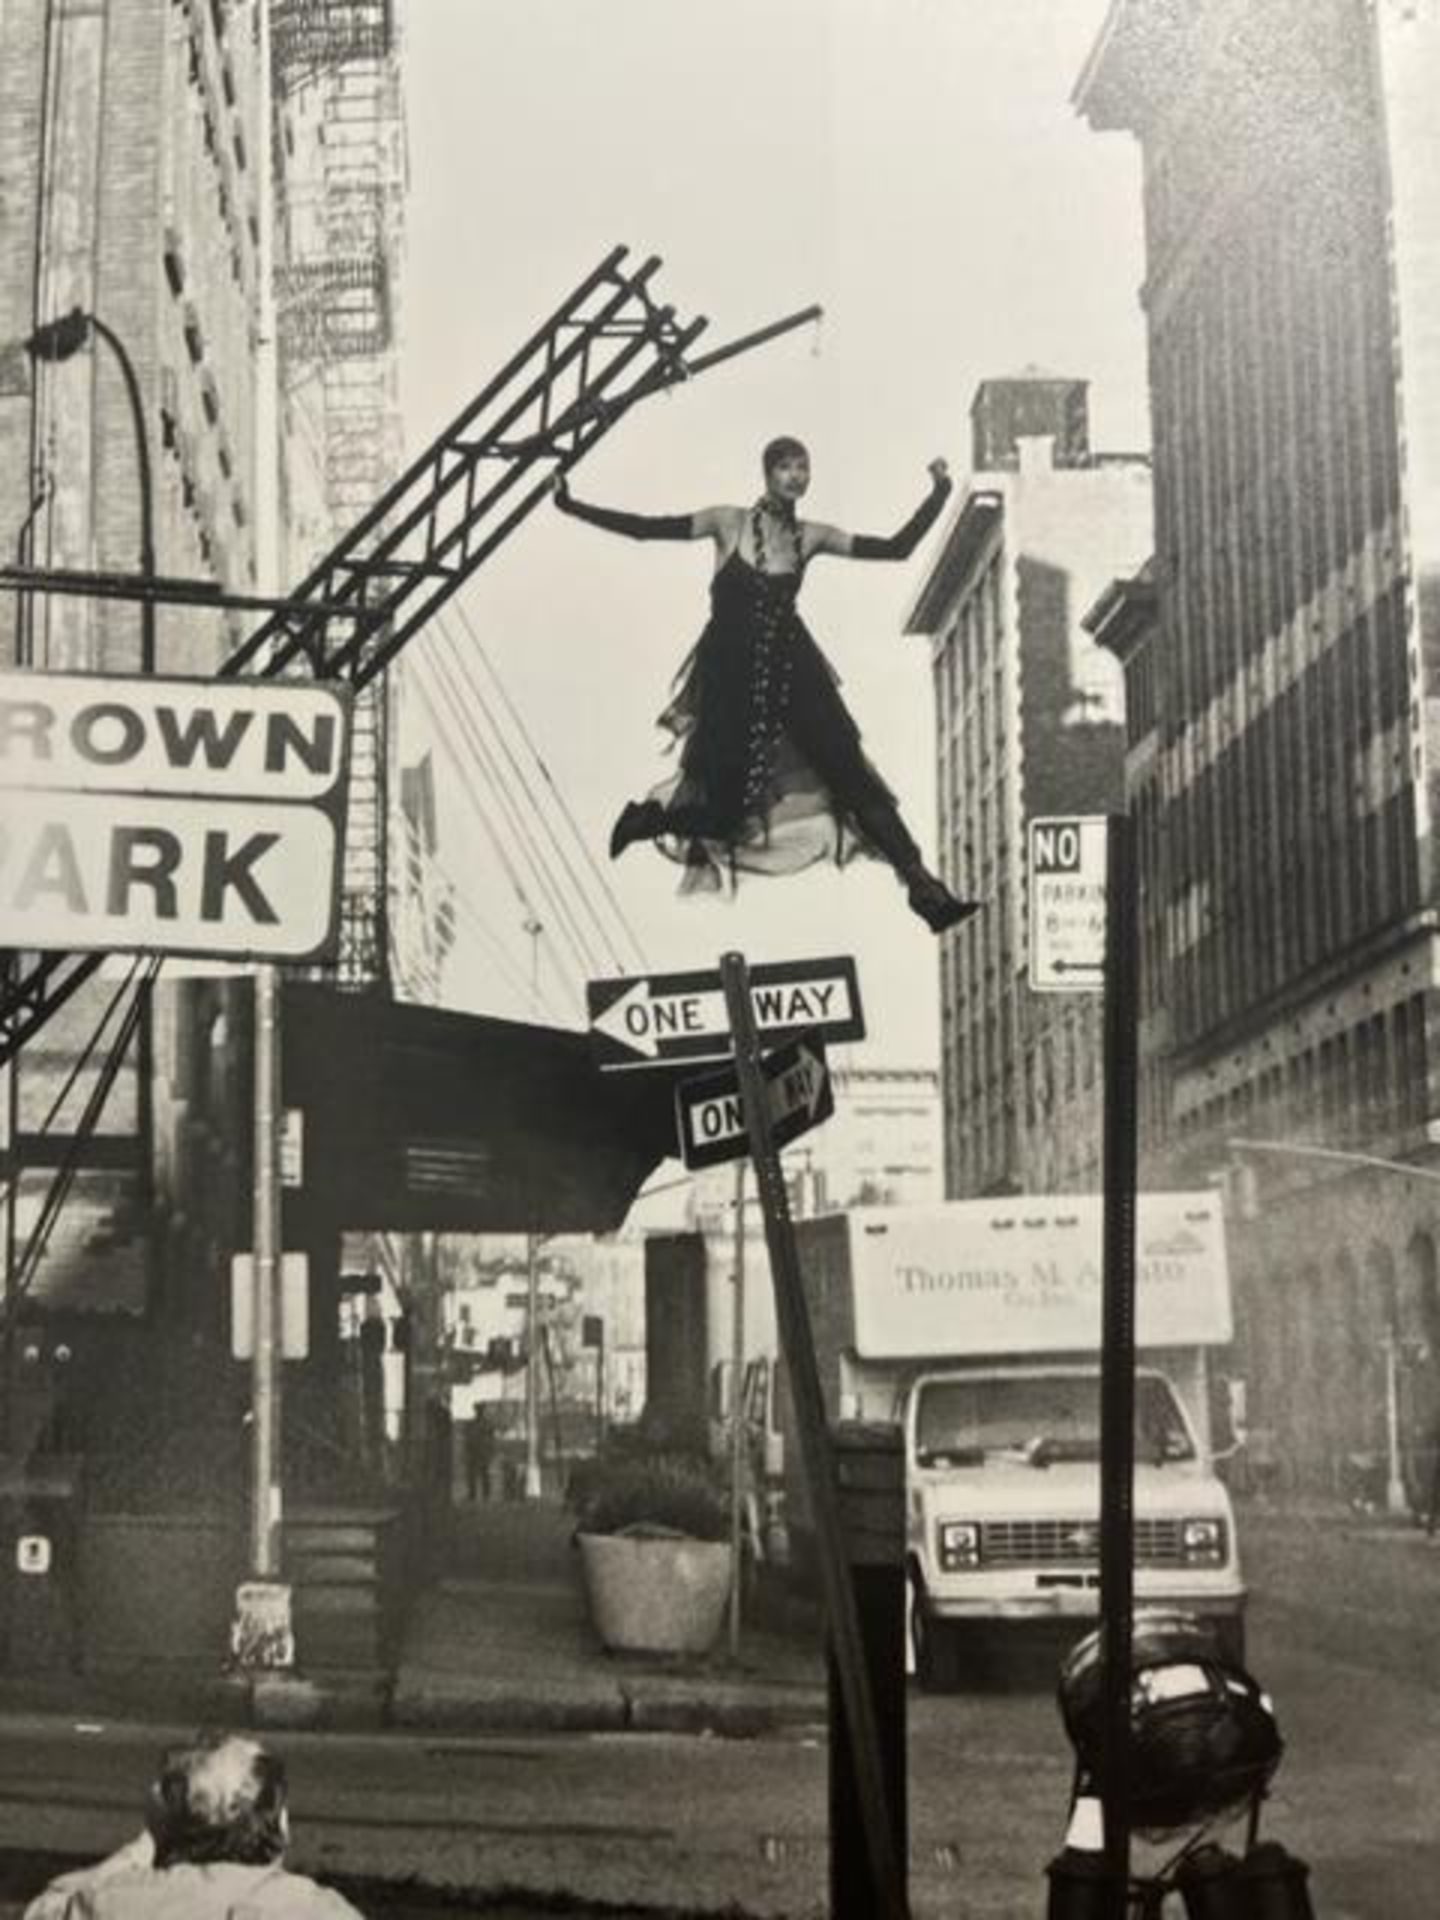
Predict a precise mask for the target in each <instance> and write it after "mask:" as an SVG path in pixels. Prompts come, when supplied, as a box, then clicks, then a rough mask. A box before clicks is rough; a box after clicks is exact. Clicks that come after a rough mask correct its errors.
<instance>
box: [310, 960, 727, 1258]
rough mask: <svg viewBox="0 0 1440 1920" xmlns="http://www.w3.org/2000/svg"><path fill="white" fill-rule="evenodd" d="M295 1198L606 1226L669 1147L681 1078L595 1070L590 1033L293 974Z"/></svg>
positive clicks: (449, 1217) (442, 1219) (475, 1221)
mask: <svg viewBox="0 0 1440 1920" xmlns="http://www.w3.org/2000/svg"><path fill="white" fill-rule="evenodd" d="M282 1045H283V1050H284V1052H283V1066H282V1087H283V1099H284V1103H285V1105H286V1107H290V1108H294V1107H298V1108H299V1109H300V1110H301V1112H302V1113H303V1116H304V1122H303V1125H304V1149H303V1151H304V1165H303V1186H302V1192H303V1200H302V1203H301V1204H302V1206H303V1209H304V1211H305V1212H306V1213H307V1214H310V1215H313V1214H314V1213H315V1212H317V1211H318V1212H319V1213H320V1214H322V1215H323V1216H324V1217H326V1218H327V1219H328V1220H329V1221H331V1222H333V1223H334V1224H335V1225H337V1226H339V1227H353V1228H372V1229H377V1230H380V1229H388V1230H391V1231H395V1232H404V1231H411V1232H414V1231H421V1230H425V1229H430V1230H434V1231H443V1232H451V1233H530V1232H534V1233H559V1232H578V1233H605V1232H610V1231H612V1230H613V1229H615V1228H616V1227H618V1226H619V1225H620V1224H621V1222H622V1221H623V1220H624V1218H625V1215H626V1214H627V1212H628V1211H629V1209H630V1206H631V1203H632V1201H633V1200H634V1198H635V1195H636V1194H637V1192H638V1191H639V1189H640V1187H641V1186H642V1185H643V1184H644V1182H645V1181H646V1180H647V1179H648V1178H649V1176H650V1174H651V1173H652V1172H653V1170H654V1169H655V1167H656V1166H658V1165H659V1163H660V1162H661V1161H662V1160H663V1159H664V1158H665V1157H666V1156H667V1155H668V1154H671V1153H674V1152H675V1151H676V1135H675V1112H674V1100H675V1091H674V1089H675V1079H676V1077H677V1074H679V1073H689V1074H693V1073H694V1072H695V1068H694V1067H693V1065H692V1066H690V1067H689V1068H686V1069H675V1068H666V1067H645V1068H639V1069H632V1070H629V1071H627V1072H621V1073H601V1072H600V1070H599V1069H598V1068H597V1067H596V1066H595V1065H594V1064H593V1061H592V1059H591V1052H590V1041H589V1037H588V1036H587V1035H585V1034H583V1033H571V1032H567V1031H565V1030H564V1029H561V1028H556V1027H539V1026H529V1025H525V1024H523V1023H521V1022H517V1021H510V1020H491V1019H485V1018H482V1017H480V1016H478V1015H475V1014H465V1013H445V1012H439V1011H437V1010H435V1009H434V1008H430V1007H416V1006H407V1005H404V1004H401V1003H398V1002H396V1001H392V1000H385V999H380V998H378V997H372V996H370V995H368V994H344V993H337V992H336V991H335V990H334V989H333V988H328V987H315V986H307V985H300V984H287V985H286V988H285V997H284V1012H283V1022H282Z"/></svg>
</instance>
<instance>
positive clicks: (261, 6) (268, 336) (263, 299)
mask: <svg viewBox="0 0 1440 1920" xmlns="http://www.w3.org/2000/svg"><path fill="white" fill-rule="evenodd" d="M256 25H257V36H256V39H257V55H258V60H257V64H258V81H257V92H258V99H257V113H258V119H259V126H260V132H259V138H258V140H257V143H256V144H257V148H258V159H259V162H260V191H259V194H258V196H257V200H258V207H257V212H258V226H257V235H256V249H255V252H256V263H255V265H256V283H257V288H256V317H255V476H254V486H255V549H256V553H255V558H256V576H257V582H258V584H259V587H260V589H261V591H263V592H267V593H274V592H276V591H278V586H279V576H280V524H279V522H280V499H279V430H278V429H279V421H278V411H277V395H276V383H277V350H276V329H275V222H274V180H273V178H272V172H271V169H272V137H271V135H272V120H273V113H274V108H273V102H272V96H271V89H272V74H271V54H270V10H269V0H256ZM254 1008H255V1018H254V1083H253V1097H254V1131H253V1150H254V1213H253V1233H254V1261H253V1274H254V1288H255V1297H254V1305H253V1324H254V1329H255V1341H254V1347H253V1351H252V1357H251V1485H250V1571H251V1573H252V1575H253V1576H254V1577H255V1579H256V1580H258V1581H261V1582H267V1581H268V1582H274V1581H277V1580H278V1578H279V1575H280V1572H281V1523H282V1520H283V1494H282V1487H281V1457H282V1456H281V1431H282V1429H281V1412H282V1408H281V1377H282V1376H281V1361H280V1356H281V1327H280V1272H281V1210H280V1193H281V1188H280V1099H281V1088H280V1057H281V1053H280V977H279V970H278V968H276V967H275V966H273V965H270V964H267V963H262V964H260V965H259V966H257V967H256V969H255V981H254ZM287 1611H288V1607H287ZM290 1651H291V1653H292V1655H293V1647H292V1648H291V1649H290ZM261 1663H262V1662H261V1661H259V1660H257V1664H261ZM265 1663H267V1664H280V1662H278V1661H276V1662H265Z"/></svg>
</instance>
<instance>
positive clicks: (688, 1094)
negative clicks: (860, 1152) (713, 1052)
mask: <svg viewBox="0 0 1440 1920" xmlns="http://www.w3.org/2000/svg"><path fill="white" fill-rule="evenodd" d="M760 1071H761V1073H762V1074H763V1076H764V1079H765V1088H766V1099H767V1101H768V1103H769V1110H770V1131H771V1137H772V1138H773V1140H774V1142H775V1145H776V1146H777V1147H783V1146H786V1145H788V1143H789V1142H790V1141H792V1140H798V1139H799V1137H800V1135H801V1134H802V1133H808V1132H809V1131H810V1129H811V1127H815V1126H818V1125H819V1124H820V1122H821V1121H822V1120H828V1119H829V1118H830V1116H831V1114H832V1113H833V1112H834V1111H835V1096H834V1092H833V1090H832V1088H831V1085H830V1075H829V1074H828V1073H827V1072H826V1070H825V1049H824V1047H823V1046H822V1044H821V1043H820V1041H818V1040H816V1039H813V1038H811V1039H806V1040H797V1041H794V1042H792V1044H791V1045H789V1046H787V1047H781V1048H779V1049H778V1050H777V1051H776V1052H775V1053H771V1054H767V1055H766V1056H765V1058H764V1059H763V1060H762V1061H761V1063H760ZM675 1119H676V1124H677V1127H678V1130H679V1134H680V1158H681V1159H682V1160H683V1161H684V1162H685V1165H686V1166H687V1167H689V1168H690V1169H691V1170H692V1171H694V1172H698V1171H699V1170H700V1169H701V1168H702V1167H718V1166H719V1165H721V1163H722V1162H724V1161H726V1160H738V1159H742V1158H743V1157H744V1155H745V1154H746V1152H747V1151H748V1150H749V1138H748V1135H747V1134H746V1131H745V1114H744V1105H743V1102H742V1100H741V1097H740V1081H739V1079H738V1077H737V1076H736V1074H735V1073H734V1072H726V1073H712V1074H707V1075H706V1076H705V1077H704V1078H703V1079H700V1080H685V1081H682V1082H681V1084H680V1085H679V1086H678V1087H677V1088H676V1089H675Z"/></svg>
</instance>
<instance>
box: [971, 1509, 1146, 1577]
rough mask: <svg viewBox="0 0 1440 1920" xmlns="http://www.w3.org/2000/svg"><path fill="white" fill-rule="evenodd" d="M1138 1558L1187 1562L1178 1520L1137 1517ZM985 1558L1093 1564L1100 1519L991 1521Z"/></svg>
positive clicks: (983, 1539)
mask: <svg viewBox="0 0 1440 1920" xmlns="http://www.w3.org/2000/svg"><path fill="white" fill-rule="evenodd" d="M1135 1558H1136V1561H1137V1562H1138V1563H1140V1564H1141V1565H1144V1566H1149V1567H1178V1566H1182V1565H1183V1564H1184V1560H1183V1556H1182V1554H1181V1548H1180V1522H1179V1521H1178V1520H1145V1519H1139V1518H1137V1519H1136V1521H1135ZM980 1559H981V1562H982V1564H983V1565H985V1566H988V1567H1057V1566H1058V1567H1081V1566H1083V1567H1090V1566H1098V1564H1099V1561H1100V1523H1099V1521H1098V1520H1089V1521H1087V1520H987V1521H986V1522H985V1524H984V1526H983V1527H982V1528H981V1536H980Z"/></svg>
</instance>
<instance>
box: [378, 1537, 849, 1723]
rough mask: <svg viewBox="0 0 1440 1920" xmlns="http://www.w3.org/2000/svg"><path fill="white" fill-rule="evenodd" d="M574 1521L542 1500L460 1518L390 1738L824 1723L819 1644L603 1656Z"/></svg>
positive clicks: (755, 1640)
mask: <svg viewBox="0 0 1440 1920" xmlns="http://www.w3.org/2000/svg"><path fill="white" fill-rule="evenodd" d="M573 1527H574V1519H573V1516H572V1515H571V1514H569V1513H568V1512H567V1511H566V1510H565V1509H564V1508H562V1507H561V1506H559V1505H558V1504H556V1503H553V1502H549V1501H524V1502H510V1503H504V1504H494V1505H487V1506H481V1507H478V1508H477V1507H471V1508H461V1509H458V1510H457V1512H456V1516H455V1534H456V1539H455V1546H456V1552H455V1556H454V1564H455V1567H456V1571H455V1572H454V1573H453V1574H452V1575H451V1576H450V1577H448V1578H447V1579H445V1580H443V1581H442V1582H441V1583H440V1585H439V1586H438V1587H436V1588H433V1589H432V1590H430V1591H429V1592H427V1593H426V1594H424V1595H423V1596H422V1597H421V1599H420V1601H419V1602H418V1604H417V1606H416V1608H415V1611H414V1613H413V1615H412V1616H411V1619H410V1623H409V1627H408V1630H407V1632H406V1636H405V1644H404V1647H403V1649H402V1653H401V1658H400V1662H399V1667H398V1671H397V1673H396V1678H395V1689H394V1696H393V1701H392V1706H391V1719H392V1722H393V1724H395V1725H397V1726H408V1727H443V1728H449V1729H465V1730H480V1729H485V1730H493V1729H497V1728H504V1729H508V1730H512V1731H513V1730H515V1729H518V1728H531V1729H548V1730H554V1729H562V1728H563V1729H571V1730H574V1729H612V1730H613V1729H623V1728H629V1729H635V1730H642V1729H643V1730H646V1731H654V1730H661V1729H664V1730H668V1731H688V1732H704V1731H709V1732H714V1733H723V1734H759V1733H766V1732H769V1731H771V1730H773V1729H775V1728H778V1727H782V1726H795V1725H814V1724H819V1723H821V1722H823V1720H824V1717H825V1683H824V1672H823V1665H822V1660H821V1653H820V1641H819V1634H818V1629H817V1632H816V1636H815V1638H814V1640H813V1641H810V1640H808V1638H804V1637H800V1636H789V1635H782V1634H779V1633H777V1632H775V1631H773V1630H770V1629H766V1628H762V1627H760V1626H758V1625H755V1624H752V1623H750V1622H747V1621H744V1620H743V1619H742V1625H741V1636H740V1648H739V1654H738V1657H736V1658H732V1657H731V1655H730V1651H729V1644H728V1635H722V1638H721V1641H720V1643H719V1645H718V1646H717V1648H716V1649H715V1650H714V1651H713V1652H712V1653H710V1654H709V1655H708V1656H706V1657H704V1658H699V1659H683V1658H673V1657H671V1658H667V1657H654V1658H650V1657H645V1656H641V1655H634V1654H627V1655H616V1654H610V1653H607V1652H606V1651H605V1649H604V1648H603V1647H602V1646H601V1645H600V1643H599V1641H598V1640H597V1639H596V1637H595V1634H594V1631H593V1629H592V1628H591V1626H590V1622H589V1619H588V1617H587V1613H586V1606H585V1597H584V1593H583V1590H582V1586H581V1580H580V1568H579V1556H578V1553H577V1551H576V1549H575V1547H574V1546H573V1544H572V1538H571V1536H572V1531H573Z"/></svg>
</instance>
